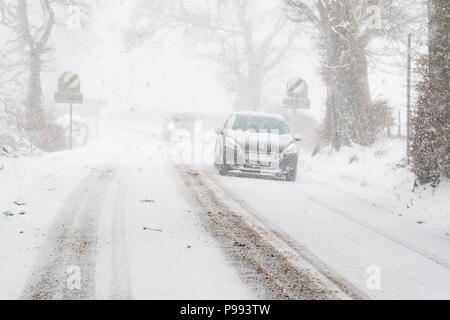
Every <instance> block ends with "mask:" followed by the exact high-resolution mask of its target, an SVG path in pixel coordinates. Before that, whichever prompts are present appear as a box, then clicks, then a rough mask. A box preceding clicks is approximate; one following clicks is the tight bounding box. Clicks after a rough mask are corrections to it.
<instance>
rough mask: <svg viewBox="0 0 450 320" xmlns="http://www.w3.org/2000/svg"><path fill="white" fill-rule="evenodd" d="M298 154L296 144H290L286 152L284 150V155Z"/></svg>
mask: <svg viewBox="0 0 450 320" xmlns="http://www.w3.org/2000/svg"><path fill="white" fill-rule="evenodd" d="M297 152H298V148H297V143H295V142H294V143H292V144H291V145H289V147H287V148H286V150H284V152H283V153H284V154H293V153H297Z"/></svg>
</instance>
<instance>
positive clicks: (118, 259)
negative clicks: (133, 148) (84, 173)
mask: <svg viewBox="0 0 450 320" xmlns="http://www.w3.org/2000/svg"><path fill="white" fill-rule="evenodd" d="M130 167H131V166H130V165H127V166H126V169H125V170H124V174H123V175H122V176H121V178H120V186H119V188H118V190H117V192H116V200H115V205H114V213H113V214H114V217H113V248H112V250H113V252H112V268H113V275H112V291H113V297H112V299H114V300H129V299H131V298H132V293H131V291H132V290H131V280H130V266H129V257H128V250H127V237H126V231H125V226H126V221H125V212H126V210H125V204H126V200H127V189H128V183H129V177H130Z"/></svg>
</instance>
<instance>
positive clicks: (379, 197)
mask: <svg viewBox="0 0 450 320" xmlns="http://www.w3.org/2000/svg"><path fill="white" fill-rule="evenodd" d="M300 158H301V159H300V164H299V165H300V171H299V172H300V179H301V176H302V175H303V176H304V177H309V178H312V179H315V180H318V181H320V182H323V183H325V184H328V185H330V186H333V187H335V188H337V189H339V190H340V191H343V192H345V193H350V194H351V195H353V196H355V197H357V198H359V199H361V200H364V201H367V202H370V203H371V204H372V205H373V206H376V207H378V208H381V209H384V210H386V211H388V212H390V213H392V214H395V215H398V216H401V217H405V218H406V219H408V220H413V221H414V222H415V223H418V224H423V225H425V224H426V225H428V227H431V228H433V229H436V231H438V232H439V233H440V234H441V233H443V234H445V235H446V236H450V181H449V180H444V181H442V183H441V185H440V186H439V188H437V189H436V190H434V189H433V188H431V187H429V186H419V187H416V188H415V189H414V175H413V173H412V172H411V171H410V170H409V169H408V168H407V166H406V160H405V142H404V141H403V140H398V139H395V140H382V141H379V142H377V143H376V144H375V145H374V146H371V147H361V146H354V147H351V148H350V147H344V148H342V149H341V151H339V152H333V151H331V150H330V149H324V150H322V151H321V152H320V153H319V154H317V155H316V156H315V157H311V156H310V155H309V154H308V155H307V154H303V155H301V157H300Z"/></svg>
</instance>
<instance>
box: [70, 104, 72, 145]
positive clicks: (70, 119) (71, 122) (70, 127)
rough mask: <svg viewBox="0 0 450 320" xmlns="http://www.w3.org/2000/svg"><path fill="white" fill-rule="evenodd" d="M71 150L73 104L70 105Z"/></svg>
mask: <svg viewBox="0 0 450 320" xmlns="http://www.w3.org/2000/svg"><path fill="white" fill-rule="evenodd" d="M69 127H70V142H69V144H70V149H72V104H70V126H69Z"/></svg>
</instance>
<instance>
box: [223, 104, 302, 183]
mask: <svg viewBox="0 0 450 320" xmlns="http://www.w3.org/2000/svg"><path fill="white" fill-rule="evenodd" d="M216 133H217V141H216V147H215V165H216V167H218V169H219V173H220V174H221V175H227V174H228V173H250V174H252V175H269V176H274V177H278V178H284V179H286V180H288V181H295V179H296V177H297V162H298V149H297V141H299V140H300V139H298V138H295V137H294V136H293V135H292V134H291V132H290V130H289V127H288V125H287V123H286V120H285V119H284V117H283V116H280V115H277V114H270V113H262V112H235V113H233V114H232V115H231V116H230V118H229V119H228V120H227V122H226V123H225V125H224V127H223V128H220V129H216Z"/></svg>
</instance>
